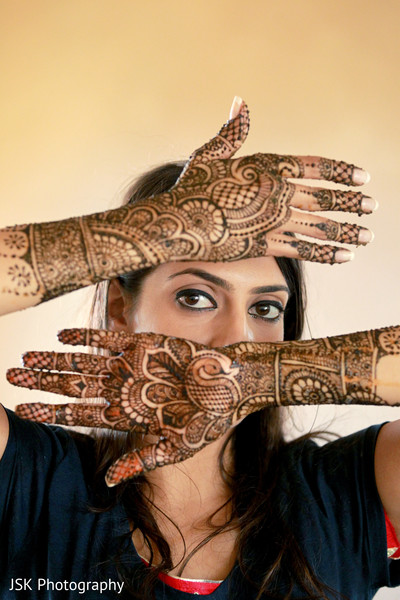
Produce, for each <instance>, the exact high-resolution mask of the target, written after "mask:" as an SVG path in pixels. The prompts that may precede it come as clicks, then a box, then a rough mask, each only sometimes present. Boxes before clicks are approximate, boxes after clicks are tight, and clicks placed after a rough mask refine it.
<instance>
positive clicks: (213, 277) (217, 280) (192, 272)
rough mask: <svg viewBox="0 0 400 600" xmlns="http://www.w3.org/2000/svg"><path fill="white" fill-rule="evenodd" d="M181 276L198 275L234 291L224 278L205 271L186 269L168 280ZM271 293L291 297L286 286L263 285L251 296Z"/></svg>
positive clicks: (251, 291)
mask: <svg viewBox="0 0 400 600" xmlns="http://www.w3.org/2000/svg"><path fill="white" fill-rule="evenodd" d="M179 275H196V276H197V277H200V278H201V279H204V280H205V281H209V282H211V283H214V284H215V285H218V286H219V287H221V288H223V289H224V290H227V291H228V292H231V291H232V290H233V286H232V285H231V284H230V283H229V282H228V281H226V279H222V277H218V276H217V275H213V274H212V273H209V272H208V271H203V270H202V269H194V268H189V269H184V270H183V271H178V272H177V273H172V275H170V276H169V277H168V279H174V278H175V277H179ZM271 292H286V293H287V294H288V295H289V296H290V291H289V288H288V287H287V286H286V285H262V286H259V287H255V288H252V289H251V290H250V293H251V294H270V293H271Z"/></svg>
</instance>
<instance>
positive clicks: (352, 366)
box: [220, 327, 400, 417]
mask: <svg viewBox="0 0 400 600" xmlns="http://www.w3.org/2000/svg"><path fill="white" fill-rule="evenodd" d="M220 351H221V352H224V354H228V356H229V357H230V358H231V359H232V360H233V361H234V364H235V363H236V364H237V365H238V366H239V375H238V382H239V384H240V387H241V390H242V395H243V400H242V403H241V404H242V413H244V412H246V411H247V410H250V411H251V412H252V411H253V410H254V409H255V407H256V405H257V403H258V404H259V405H260V408H262V407H263V406H268V405H275V406H280V405H301V404H305V405H308V404H378V405H379V404H380V405H382V404H384V405H400V327H387V328H383V329H375V330H371V331H366V332H359V333H354V334H348V335H342V336H335V337H331V338H324V339H321V340H309V341H300V342H284V343H282V344H252V343H241V344H236V345H234V346H231V347H229V348H225V349H220ZM240 416H243V414H241V415H239V417H240Z"/></svg>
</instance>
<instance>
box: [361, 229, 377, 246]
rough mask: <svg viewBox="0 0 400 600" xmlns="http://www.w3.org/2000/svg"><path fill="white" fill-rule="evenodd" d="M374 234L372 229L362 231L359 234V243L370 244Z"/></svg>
mask: <svg viewBox="0 0 400 600" xmlns="http://www.w3.org/2000/svg"><path fill="white" fill-rule="evenodd" d="M374 237H375V236H374V232H373V231H371V230H370V229H360V231H359V234H358V242H359V243H360V244H363V245H364V244H369V243H370V242H372V241H373V239H374Z"/></svg>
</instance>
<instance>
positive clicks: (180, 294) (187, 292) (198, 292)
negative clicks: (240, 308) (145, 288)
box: [175, 289, 285, 323]
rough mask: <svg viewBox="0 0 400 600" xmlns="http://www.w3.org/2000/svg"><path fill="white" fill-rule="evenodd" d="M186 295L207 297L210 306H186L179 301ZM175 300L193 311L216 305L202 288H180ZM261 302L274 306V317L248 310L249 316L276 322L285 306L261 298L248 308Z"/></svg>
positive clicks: (211, 308)
mask: <svg viewBox="0 0 400 600" xmlns="http://www.w3.org/2000/svg"><path fill="white" fill-rule="evenodd" d="M188 296H203V297H204V298H207V300H209V301H210V303H211V304H212V306H209V307H207V308H196V307H195V306H188V305H187V304H184V303H183V302H180V300H181V299H182V298H185V297H186V298H187V297H188ZM175 300H176V301H177V302H178V304H179V305H180V306H181V308H183V309H185V310H191V311H195V312H203V311H209V310H214V309H215V308H217V307H218V305H217V303H216V302H215V300H214V298H213V297H212V296H210V295H209V294H207V293H206V292H204V291H203V290H196V289H186V290H181V291H180V292H178V293H177V294H176V296H175ZM261 304H264V305H268V306H273V307H274V308H276V309H277V310H278V315H277V316H276V317H272V318H271V317H269V318H268V317H262V316H261V315H254V314H252V313H250V312H249V314H250V316H251V317H253V319H261V320H262V321H265V322H274V323H277V322H278V321H280V320H281V319H282V318H283V316H284V314H285V308H284V307H283V305H282V304H281V303H280V302H276V301H273V300H261V301H260V302H256V303H255V304H253V305H252V306H251V307H250V309H251V308H254V307H256V306H257V305H261Z"/></svg>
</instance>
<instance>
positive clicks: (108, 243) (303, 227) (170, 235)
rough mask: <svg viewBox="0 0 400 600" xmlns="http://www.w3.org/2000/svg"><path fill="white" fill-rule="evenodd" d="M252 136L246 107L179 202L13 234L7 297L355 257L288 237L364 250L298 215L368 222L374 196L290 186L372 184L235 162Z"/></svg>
mask: <svg viewBox="0 0 400 600" xmlns="http://www.w3.org/2000/svg"><path fill="white" fill-rule="evenodd" d="M248 130H249V113H248V109H247V106H246V105H245V104H244V103H243V104H242V106H241V109H240V111H239V113H238V115H237V116H236V117H235V118H234V119H232V120H231V121H228V123H227V124H226V125H224V126H223V127H222V129H221V130H220V131H219V133H218V134H217V135H216V136H215V137H214V138H213V139H212V140H210V142H208V143H206V144H204V145H203V146H202V147H201V148H199V149H198V150H196V151H195V152H194V153H193V155H192V157H191V158H190V160H189V161H188V163H187V165H186V167H185V169H184V171H183V173H182V175H181V177H180V178H179V180H178V182H177V183H176V185H175V186H174V187H173V188H172V189H171V190H170V191H169V192H166V193H163V194H160V195H158V196H155V197H153V198H148V199H146V200H143V201H141V202H138V203H136V204H134V205H128V206H123V207H120V208H118V209H115V210H111V211H106V212H103V213H98V214H94V215H88V216H85V217H81V218H73V219H67V220H65V221H59V222H51V223H41V224H33V225H27V226H20V227H17V228H10V229H8V230H5V232H6V233H4V231H3V235H5V236H6V237H5V238H4V242H5V247H6V248H7V246H8V248H9V249H10V252H11V254H10V255H8V259H10V263H9V264H10V266H9V270H8V274H7V281H8V287H7V289H6V290H3V291H8V292H10V293H23V294H25V295H29V294H30V295H33V296H35V295H36V296H41V299H42V300H48V299H50V298H53V297H55V296H58V295H60V294H63V293H66V292H69V291H71V290H74V289H78V288H79V287H84V286H86V285H90V284H92V283H96V282H97V281H100V280H103V279H111V278H113V277H117V276H118V275H122V274H124V273H127V272H129V271H135V270H137V269H141V268H145V267H150V266H156V265H159V264H161V263H164V262H168V261H171V260H179V261H181V260H206V261H232V260H239V259H242V258H251V257H256V256H264V255H273V256H277V255H278V256H291V257H295V258H300V259H304V260H313V261H318V262H327V263H334V262H340V261H341V260H343V254H344V253H346V251H343V250H342V251H341V254H338V249H339V248H338V247H337V246H329V245H321V244H320V243H318V242H307V245H304V244H300V245H298V244H297V243H296V242H295V243H293V237H291V236H286V235H284V234H285V233H287V232H290V233H301V234H305V235H309V236H311V237H315V238H317V239H322V240H328V241H329V240H334V241H335V242H339V243H350V244H357V243H360V233H361V232H362V231H365V229H364V228H361V227H359V226H358V225H349V224H345V225H340V224H338V223H336V222H335V221H330V220H328V219H325V218H323V217H318V219H319V222H320V225H319V226H315V219H316V218H315V217H314V218H312V216H311V215H310V214H308V213H305V212H303V213H302V218H301V224H300V220H299V219H298V218H295V217H294V216H293V210H292V209H293V208H297V209H305V210H308V211H315V210H319V211H320V210H344V211H348V212H358V213H359V214H361V213H367V212H370V210H368V209H365V208H363V199H364V198H365V196H363V195H362V194H360V193H357V192H341V191H337V190H323V189H317V188H307V187H305V186H299V185H298V184H294V183H291V182H289V181H288V178H303V177H305V178H311V179H326V180H330V181H334V182H336V183H344V184H346V185H360V184H362V183H364V182H365V174H364V173H363V172H362V171H361V170H360V169H357V168H356V167H354V165H350V164H348V163H344V162H342V161H339V162H338V161H334V160H329V159H326V158H319V157H301V156H280V155H274V154H255V155H253V156H247V157H242V158H236V159H234V158H232V157H233V155H234V153H235V152H236V151H237V150H238V148H240V147H241V145H242V144H243V142H244V140H245V139H246V136H247V133H248ZM333 232H334V234H333ZM305 247H306V248H307V251H304V248H305ZM348 257H350V255H349V254H348Z"/></svg>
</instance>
